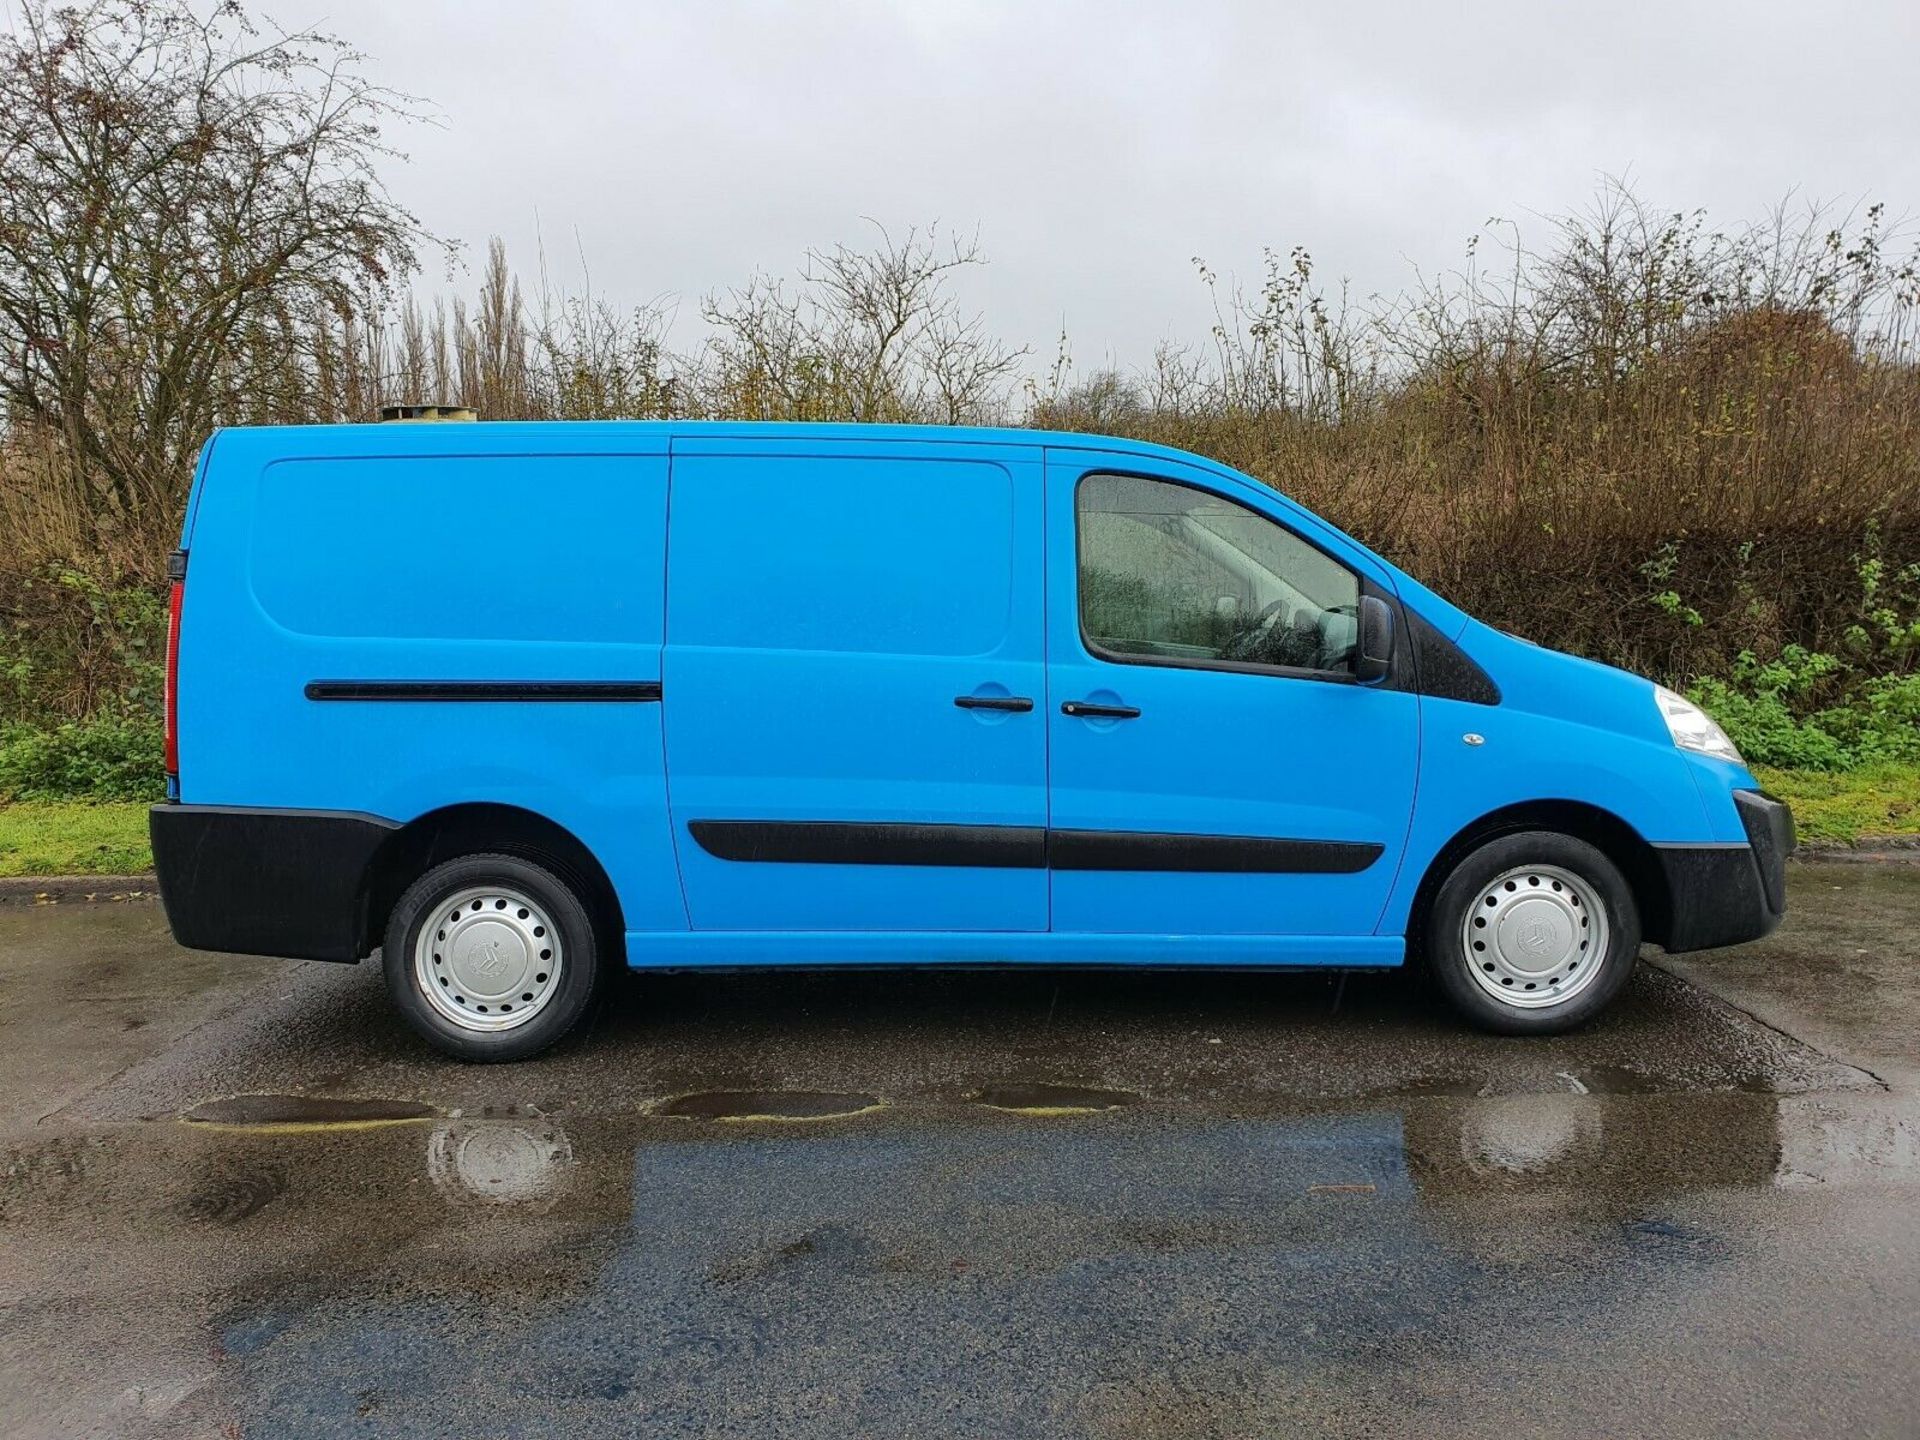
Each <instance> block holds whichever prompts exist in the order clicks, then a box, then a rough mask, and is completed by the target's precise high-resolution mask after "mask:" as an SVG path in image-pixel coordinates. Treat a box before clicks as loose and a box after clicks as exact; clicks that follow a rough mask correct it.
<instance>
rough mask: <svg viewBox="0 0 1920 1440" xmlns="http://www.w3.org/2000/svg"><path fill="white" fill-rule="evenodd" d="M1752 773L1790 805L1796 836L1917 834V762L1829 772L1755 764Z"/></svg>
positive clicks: (1919, 822)
mask: <svg viewBox="0 0 1920 1440" xmlns="http://www.w3.org/2000/svg"><path fill="white" fill-rule="evenodd" d="M1753 773H1754V775H1755V776H1756V777H1758V779H1759V781H1760V783H1761V784H1762V785H1764V786H1766V787H1767V789H1768V790H1769V791H1770V792H1772V793H1773V794H1775V795H1777V796H1779V797H1780V798H1781V799H1782V800H1784V801H1786V802H1787V804H1788V805H1790V806H1792V807H1793V819H1794V824H1795V825H1796V826H1797V827H1798V829H1799V832H1800V838H1801V839H1802V840H1856V839H1858V838H1859V837H1860V836H1862V835H1920V765H1869V766H1866V767H1865V768H1863V769H1859V770H1844V771H1839V772H1836V773H1833V774H1826V773H1823V772H1821V771H1816V770H1770V769H1767V768H1766V767H1764V766H1759V765H1756V766H1755V767H1754V770H1753Z"/></svg>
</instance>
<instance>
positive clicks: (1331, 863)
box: [1047, 830, 1386, 875]
mask: <svg viewBox="0 0 1920 1440" xmlns="http://www.w3.org/2000/svg"><path fill="white" fill-rule="evenodd" d="M1385 848H1386V847H1385V846H1381V845H1375V844H1372V843H1371V842H1368V841H1361V840H1275V839H1268V838H1266V837H1265V836H1260V835H1168V834H1159V833H1156V832H1152V831H1143V830H1049V831H1048V832H1047V862H1048V864H1049V865H1051V866H1052V868H1053V869H1055V870H1177V871H1187V872H1199V871H1212V872H1224V873H1239V874H1264V875H1355V874H1358V873H1359V872H1360V871H1362V870H1364V869H1366V868H1367V867H1368V866H1369V865H1371V864H1373V862H1374V861H1376V860H1378V859H1379V858H1380V853H1381V851H1382V850H1383V849H1385Z"/></svg>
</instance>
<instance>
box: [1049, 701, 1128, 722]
mask: <svg viewBox="0 0 1920 1440" xmlns="http://www.w3.org/2000/svg"><path fill="white" fill-rule="evenodd" d="M1060 713H1061V714H1062V715H1077V716H1079V717H1080V718H1081V719H1082V720H1138V719H1139V718H1140V707H1139V706H1137V705H1095V704H1094V703H1093V702H1092V701H1090V700H1068V701H1066V702H1065V703H1064V704H1062V705H1061V706H1060Z"/></svg>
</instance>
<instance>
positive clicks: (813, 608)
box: [664, 437, 1047, 931]
mask: <svg viewBox="0 0 1920 1440" xmlns="http://www.w3.org/2000/svg"><path fill="white" fill-rule="evenodd" d="M670 487H671V497H670V504H669V522H668V531H669V533H668V563H667V645H666V652H665V657H664V711H665V720H666V737H667V771H668V791H669V801H670V805H671V810H672V816H673V831H674V843H675V846H676V848H677V852H678V856H679V862H680V873H681V879H682V883H683V885H684V888H685V893H686V901H687V910H688V914H689V918H690V920H691V922H692V925H693V928H694V929H696V930H743V931H755V930H762V931H764V930H795V931H807V930H877V931H927V930H966V931H988V930H1044V929H1045V928H1046V926H1047V875H1046V870H1045V868H1044V866H1045V829H1044V827H1045V825H1046V808H1047V790H1046V744H1045V735H1046V729H1045V725H1046V716H1045V714H1044V712H1043V710H1042V707H1041V701H1042V699H1043V697H1044V694H1045V689H1044V687H1045V684H1046V677H1045V665H1044V654H1043V650H1042V644H1043V641H1042V634H1041V538H1040V525H1041V510H1040V500H1041V467H1040V456H1039V451H1038V450H1037V449H1033V448H1027V447H1020V446H1013V445H1007V446H997V445H970V444H954V443H941V444H926V443H917V444H916V443H900V442H870V441H869V442H863V441H805V440H800V441H743V440H727V439H724V438H719V437H715V438H713V439H695V440H676V441H675V442H674V453H673V462H672V475H671V480H670Z"/></svg>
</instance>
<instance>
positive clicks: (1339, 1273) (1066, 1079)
mask: <svg viewBox="0 0 1920 1440" xmlns="http://www.w3.org/2000/svg"><path fill="white" fill-rule="evenodd" d="M1792 898H1793V904H1794V915H1793V918H1792V919H1791V920H1790V922H1789V924H1788V927H1787V928H1786V929H1785V930H1784V931H1783V932H1782V933H1781V934H1780V935H1778V936H1776V937H1774V938H1773V939H1772V940H1770V941H1768V942H1767V943H1766V944H1764V945H1760V946H1755V947H1749V948H1747V949H1744V950H1738V951H1731V952H1726V953H1724V954H1714V955H1707V956H1698V957H1685V958H1682V959H1676V960H1672V961H1661V962H1660V964H1659V965H1657V966H1656V965H1644V966H1643V967H1642V968H1641V971H1640V973H1639V974H1638V976H1637V977H1636V979H1635V981H1634V983H1633V985H1632V987H1631V989H1630V991H1629V993H1628V995H1627V996H1626V997H1625V998H1624V1000H1623V1002H1622V1003H1621V1004H1620V1005H1619V1006H1618V1007H1617V1008H1616V1010H1615V1011H1614V1012H1613V1013H1612V1014H1611V1015H1609V1016H1608V1017H1607V1018H1606V1019H1605V1020H1604V1021H1603V1022H1602V1023H1600V1024H1598V1025H1596V1026H1594V1027H1592V1028H1591V1029H1589V1030H1587V1031H1584V1032H1582V1033H1580V1034H1577V1035H1574V1036H1568V1037H1563V1038H1561V1039H1557V1040H1548V1041H1514V1040H1500V1039H1493V1038H1490V1037H1485V1036H1479V1035H1474V1034H1471V1033H1468V1032H1464V1031H1462V1030H1460V1029H1459V1028H1457V1026H1456V1025H1455V1024H1454V1022H1453V1021H1452V1020H1451V1018H1450V1017H1449V1016H1448V1015H1447V1014H1446V1013H1444V1012H1443V1011H1442V1010H1441V1009H1440V1008H1439V1007H1438V1006H1437V1005H1435V1004H1434V1003H1432V1002H1430V1001H1428V1000H1427V998H1426V997H1425V996H1424V994H1423V993H1422V992H1421V991H1420V990H1419V988H1418V987H1417V986H1415V985H1412V984H1410V983H1408V982H1407V981H1405V980H1403V979H1402V978H1400V977H1377V978H1361V977H1355V978H1354V979H1352V980H1350V981H1349V982H1348V983H1347V984H1346V985H1345V986H1344V987H1342V986H1340V985H1339V984H1338V983H1337V982H1335V981H1332V980H1326V979H1319V978H1309V979H1292V978H1281V977H1261V976H1233V975H1215V976H1196V975H1177V974H1176V975H1160V976H1155V975H1142V974H1138V973H1121V974H1100V973H1087V972H1074V973H1066V974H1055V973H1047V974H1040V973H1017V974H1006V973H972V974H943V975H935V974H924V973H920V974H916V973H910V972H899V973H881V974H874V973H858V974H843V975H831V974H813V975H803V974H790V975H774V976H767V975H756V976H704V977H653V978H643V979H637V980H635V981H634V982H633V983H631V984H630V985H627V986H623V987H621V993H620V994H619V995H618V997H617V998H616V1000H615V1002H614V1003H613V1004H611V1005H610V1006H609V1007H608V1008H607V1010H606V1011H605V1012H604V1013H603V1014H602V1015H601V1016H600V1017H599V1019H598V1020H597V1022H596V1023H595V1025H594V1026H593V1028H592V1029H591V1031H590V1032H589V1033H587V1034H585V1035H583V1036H581V1037H580V1038H579V1039H578V1040H575V1041H571V1042H569V1044H568V1045H566V1046H565V1047H563V1048H562V1049H561V1050H560V1051H559V1052H557V1053H556V1054H554V1055H553V1056H551V1057H550V1058H548V1059H545V1060H542V1061H538V1062H535V1063H532V1064H527V1065H522V1066H516V1067H509V1068H468V1067H460V1066H456V1065H452V1064H449V1063H447V1062H444V1061H441V1060H439V1059H437V1058H435V1057H434V1056H432V1055H431V1054H430V1053H429V1052H427V1051H426V1050H425V1049H424V1048H423V1047H422V1046H420V1045H419V1044H418V1043H417V1042H415V1041H414V1040H413V1039H412V1038H411V1037H410V1035H409V1034H408V1032H406V1031H405V1030H404V1029H403V1028H402V1027H401V1026H400V1025H399V1024H398V1023H397V1022H396V1021H395V1020H394V1019H392V1018H391V1016H390V1015H389V1014H388V1013H387V1011H386V1007H385V1003H384V995H383V993H382V991H381V988H380V986H379V984H378V976H377V974H376V973H375V972H374V971H373V969H372V968H371V967H368V966H362V967H358V968H354V969H347V968H335V967H323V966H302V965H295V964H282V963H279V962H273V961H253V960H222V959H217V958H214V957H204V956H196V955H191V954H189V953H187V952H183V951H180V950H178V949H176V948H174V947H173V946H172V945H171V944H170V942H169V941H168V940H167V938H166V934H165V928H164V923H163V921H162V919H161V916H160V914H159V911H158V909H157V908H155V907H152V906H149V905H141V904H119V905H95V906H79V905H63V906H59V907H41V908H34V907H19V906H13V907H0V1434H6V1435H28V1436H38V1435H46V1436H70V1435H89V1434H106V1435H148V1434H156V1435H194V1436H198V1435H209V1436H225V1435H236V1434H238V1435H268V1436H282V1435H309V1434H311V1435H366V1434H383V1435H387V1434H392V1435H416V1434H418V1435H459V1436H479V1435H502V1436H508V1435H512V1436H519V1435H527V1436H543V1435H569V1434H582V1435H586V1434H593V1435H600V1434H647V1435H653V1434H660V1435H679V1434H688V1435H707V1434H729V1435H762V1434H764V1435H779V1436H783V1437H785V1436H796V1437H799V1436H814V1435H827V1436H833V1437H835V1440H846V1437H849V1436H864V1435H883V1436H900V1435H928V1436H944V1435H967V1436H974V1435H1012V1436H1036V1437H1040V1436H1046V1437H1053V1436H1077V1435H1089V1436H1124V1437H1136V1436H1137V1437H1148V1436H1188V1435H1192V1436H1201V1435H1206V1436H1223V1435H1224V1436H1267V1435H1284V1434H1295V1433H1299V1434H1367V1435H1395V1434H1406V1435H1416V1434H1417V1435H1423V1436H1432V1435H1436V1434H1439V1435H1451V1434H1488V1433H1502V1434H1506V1435H1533V1434H1545V1435H1583V1436H1584V1435H1594V1434H1611V1435H1642V1434H1658V1435H1696V1434H1697V1435H1809V1436H1812V1435H1820V1436H1826V1435H1832V1434H1851V1435H1876V1436H1877V1435H1886V1436H1914V1435H1916V1434H1920V1098H1917V1097H1920V1089H1916V1087H1917V1086H1920V1039H1917V1038H1916V1037H1917V1036H1920V1026H1917V1024H1916V1022H1920V867H1907V868H1893V867H1887V868H1877V867H1861V866H1846V867H1842V866H1831V867H1809V868H1804V869H1798V870H1796V871H1795V873H1794V876H1793V897H1792Z"/></svg>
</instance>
